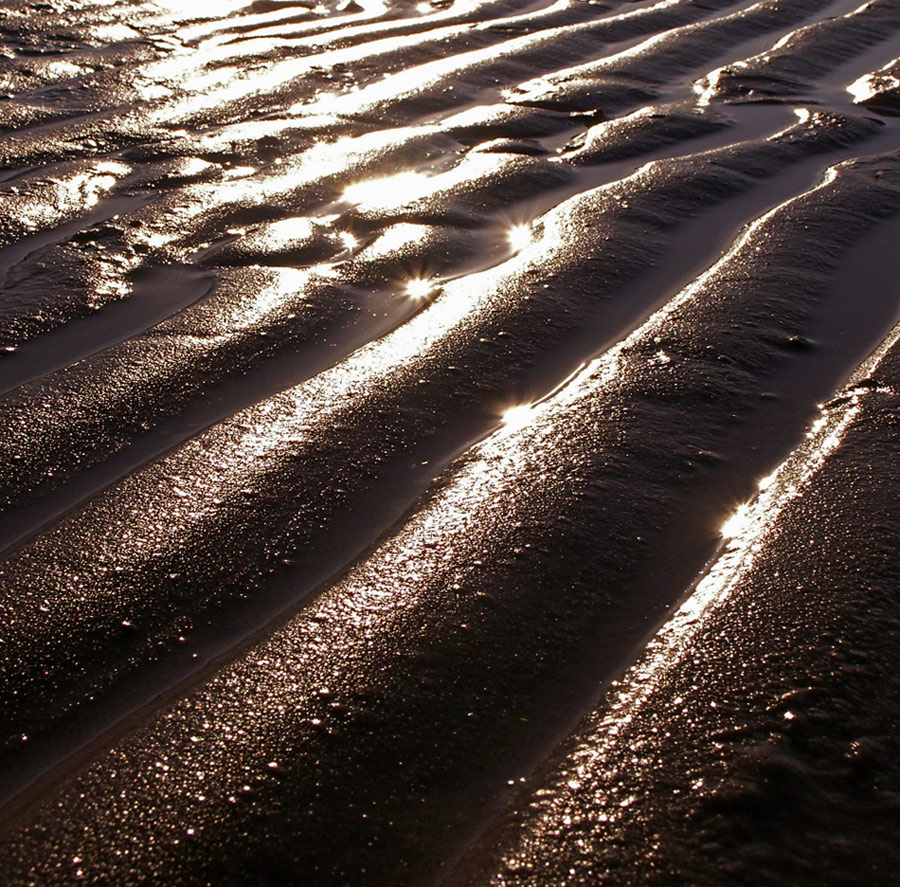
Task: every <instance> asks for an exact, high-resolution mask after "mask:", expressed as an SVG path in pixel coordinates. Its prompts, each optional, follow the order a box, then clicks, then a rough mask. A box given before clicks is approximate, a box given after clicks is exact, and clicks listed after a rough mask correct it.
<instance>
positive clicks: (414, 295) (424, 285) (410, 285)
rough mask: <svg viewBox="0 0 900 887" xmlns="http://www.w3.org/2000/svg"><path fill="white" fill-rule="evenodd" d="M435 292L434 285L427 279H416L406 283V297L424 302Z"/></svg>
mask: <svg viewBox="0 0 900 887" xmlns="http://www.w3.org/2000/svg"><path fill="white" fill-rule="evenodd" d="M433 292H434V284H433V283H432V282H431V281H430V280H428V278H426V277H414V278H413V279H412V280H408V281H407V282H406V295H408V296H409V297H410V298H411V299H416V300H417V301H420V302H424V301H425V299H427V298H428V297H429V296H430V295H431V294H432V293H433Z"/></svg>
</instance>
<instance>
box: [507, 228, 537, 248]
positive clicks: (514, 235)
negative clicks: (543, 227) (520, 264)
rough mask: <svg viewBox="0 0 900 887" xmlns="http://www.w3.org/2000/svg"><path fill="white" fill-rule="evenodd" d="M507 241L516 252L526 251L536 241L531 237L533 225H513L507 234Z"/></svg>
mask: <svg viewBox="0 0 900 887" xmlns="http://www.w3.org/2000/svg"><path fill="white" fill-rule="evenodd" d="M506 239H507V241H508V242H509V245H510V246H511V247H512V249H514V250H515V251H516V252H519V251H520V250H523V249H525V247H526V246H528V245H529V244H530V243H531V242H532V240H533V239H534V238H533V237H532V236H531V225H513V226H512V228H510V229H509V230H508V231H507V232H506Z"/></svg>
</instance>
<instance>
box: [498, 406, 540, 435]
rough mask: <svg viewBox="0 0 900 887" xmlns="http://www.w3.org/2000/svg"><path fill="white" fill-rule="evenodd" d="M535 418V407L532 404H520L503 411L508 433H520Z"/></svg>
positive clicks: (504, 425) (504, 424) (505, 428)
mask: <svg viewBox="0 0 900 887" xmlns="http://www.w3.org/2000/svg"><path fill="white" fill-rule="evenodd" d="M533 416H534V405H533V404H530V403H523V404H519V405H518V406H515V407H510V408H509V409H508V410H504V411H503V415H502V417H501V418H502V420H503V428H504V430H506V431H518V430H519V429H520V428H524V427H525V426H526V425H528V423H529V422H531V420H532V418H533Z"/></svg>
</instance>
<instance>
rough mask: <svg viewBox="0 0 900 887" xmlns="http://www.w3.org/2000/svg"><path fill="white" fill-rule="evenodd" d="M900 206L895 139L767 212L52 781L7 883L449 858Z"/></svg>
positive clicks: (614, 656)
mask: <svg viewBox="0 0 900 887" xmlns="http://www.w3.org/2000/svg"><path fill="white" fill-rule="evenodd" d="M898 211H900V166H898V159H897V157H896V156H895V155H893V156H882V157H876V158H871V159H868V160H864V161H853V162H849V163H844V164H841V165H839V166H838V167H835V168H833V169H832V170H831V171H830V172H829V174H828V175H827V176H826V177H825V179H824V180H823V182H822V183H821V184H820V185H819V186H818V187H816V188H815V189H813V190H812V191H811V192H808V193H807V194H804V195H802V196H801V197H798V198H796V199H795V200H792V201H790V202H789V203H787V204H785V205H783V206H781V207H779V208H777V209H775V210H773V211H772V212H770V213H769V214H767V215H766V216H765V217H763V218H762V219H760V220H758V221H757V222H756V223H754V224H753V225H752V226H750V227H749V228H748V229H747V230H746V232H745V233H744V234H743V236H742V237H741V238H740V239H739V241H738V242H737V243H736V244H735V245H734V247H733V249H732V250H731V251H730V252H729V253H728V254H727V255H726V256H725V257H724V258H723V259H722V260H721V262H720V263H718V264H717V265H716V266H714V267H713V268H711V269H710V271H709V272H708V273H707V274H705V275H704V276H703V277H702V278H700V279H699V280H698V281H697V282H696V283H695V284H694V285H692V286H691V287H689V288H688V289H687V290H685V291H684V292H683V293H682V294H681V295H680V296H679V297H678V298H677V299H675V300H673V301H672V302H671V303H670V304H668V305H666V306H665V307H664V308H663V309H661V310H660V311H659V312H657V313H656V314H655V315H653V316H651V317H650V318H649V319H648V321H647V322H646V324H644V325H643V326H642V327H641V328H639V329H638V330H636V331H635V332H634V333H633V334H632V335H631V336H629V337H628V338H627V339H625V340H623V341H622V342H621V343H620V345H618V346H617V347H616V348H614V349H612V350H611V351H610V352H608V353H607V354H605V355H603V356H601V357H600V358H598V359H597V360H596V361H595V362H594V363H592V364H591V365H589V366H588V367H586V368H585V370H584V371H583V372H582V373H580V374H579V375H578V377H577V378H575V379H573V380H572V382H571V383H570V384H569V385H567V386H566V387H565V388H564V389H563V390H562V391H561V392H559V394H557V395H556V396H554V397H552V398H551V399H549V400H548V401H546V402H545V403H543V404H540V405H538V406H536V407H534V408H532V409H531V410H528V411H527V412H526V413H525V414H524V415H523V414H517V416H516V418H517V420H518V419H521V421H517V422H516V423H514V424H511V425H510V426H509V427H508V428H507V429H506V430H505V431H504V432H502V433H500V434H498V435H495V436H493V437H491V438H490V439H488V440H487V441H485V442H484V443H482V444H481V445H480V446H479V447H477V448H476V449H475V450H474V451H473V452H472V453H471V454H470V455H469V456H468V457H467V458H466V459H465V460H463V461H462V462H461V463H460V464H458V465H457V466H456V467H455V469H453V470H452V471H451V472H449V473H448V475H447V476H446V477H445V479H444V481H443V483H442V484H441V485H440V486H439V487H438V488H436V489H435V490H434V491H433V493H432V494H431V495H430V496H429V497H428V498H427V499H426V500H425V501H424V502H423V503H422V504H421V506H420V507H419V508H418V509H417V510H416V511H415V512H414V513H413V514H412V515H411V516H410V517H409V518H408V519H407V520H406V522H405V523H404V525H403V526H402V527H400V528H399V529H398V530H397V532H396V533H395V534H394V535H393V536H391V537H389V538H388V539H387V540H385V542H384V543H382V545H381V546H380V547H379V548H378V549H377V550H375V551H374V552H373V553H372V554H371V555H370V556H369V557H368V558H367V559H366V560H365V561H364V562H362V563H361V564H360V565H359V566H358V567H356V568H355V569H354V570H352V571H351V572H350V573H349V574H348V576H347V577H346V578H345V579H343V580H342V581H341V582H340V583H338V584H337V585H335V586H334V587H333V588H331V589H330V590H328V591H327V592H325V593H324V594H323V595H321V596H320V597H319V598H318V599H317V600H316V601H315V602H314V603H312V604H311V605H309V606H308V607H307V608H306V609H305V610H303V611H301V612H300V613H299V614H298V615H297V616H296V617H295V618H294V619H292V620H291V621H289V622H287V623H286V624H285V625H284V626H283V627H281V628H280V629H277V630H276V631H275V632H273V633H272V634H271V635H270V637H269V638H268V639H266V640H264V641H263V642H262V643H260V644H259V645H258V646H257V647H255V648H253V649H252V650H250V651H249V652H248V653H247V654H246V655H245V656H244V657H242V658H241V659H239V660H237V661H236V662H235V663H234V664H232V665H230V666H227V667H225V668H224V669H222V671H221V672H220V673H219V674H218V675H217V676H216V677H215V678H214V679H213V680H212V681H211V682H210V683H209V684H208V685H207V686H205V687H204V688H202V689H200V690H199V691H197V692H196V693H194V694H192V695H190V696H188V697H187V698H185V699H184V700H183V701H182V702H180V703H178V704H177V705H175V706H174V707H173V708H172V709H170V710H169V711H167V712H164V713H162V714H161V715H160V717H159V718H158V719H156V720H155V721H152V722H151V723H150V724H149V725H148V726H147V727H146V728H145V729H142V730H138V731H136V732H135V733H134V734H133V735H132V736H130V737H126V738H124V739H123V740H122V741H121V742H120V743H119V744H118V745H116V746H115V747H114V748H113V749H112V750H110V751H109V752H107V753H104V754H102V755H101V756H100V757H99V758H98V759H97V760H96V761H95V763H93V764H92V765H90V766H88V767H87V768H86V769H84V770H83V771H81V772H80V773H79V774H78V776H77V778H76V779H75V780H74V781H73V782H72V784H71V785H70V786H69V787H66V788H63V789H62V790H61V792H60V793H59V794H58V795H54V794H51V795H50V796H49V798H48V799H47V801H46V804H45V806H44V807H43V808H42V810H41V811H39V812H38V813H36V814H35V816H34V817H33V818H29V819H28V820H27V821H26V823H27V824H26V823H23V825H22V826H21V827H20V828H19V830H18V831H17V832H16V833H15V835H14V837H13V838H12V839H11V843H7V844H6V846H5V847H4V852H5V853H6V854H7V859H8V860H9V865H8V871H9V873H10V874H9V883H10V884H11V885H18V884H26V883H30V882H31V880H32V879H34V878H39V879H41V880H42V882H43V883H44V884H47V885H52V884H55V883H61V882H62V880H63V879H68V878H70V877H71V874H72V872H74V871H75V867H77V868H78V871H79V872H80V877H82V878H83V881H84V883H89V884H90V883H101V882H102V880H103V879H109V878H113V879H118V880H119V881H121V882H124V883H127V882H129V881H130V880H131V879H133V878H134V877H136V875H137V873H142V875H143V876H148V875H149V876H150V877H152V878H153V879H154V880H157V881H162V882H165V883H167V884H171V885H173V887H174V885H178V884H188V883H197V882H198V881H199V882H203V881H207V880H211V881H214V882H215V881H217V880H219V879H222V878H230V879H238V880H239V879H241V878H245V877H250V876H251V874H254V875H255V876H259V877H263V876H264V877H265V878H267V879H268V880H269V881H270V882H277V881H278V879H279V878H281V879H284V878H286V877H289V876H290V873H296V872H297V871H302V872H303V873H304V878H305V880H306V881H307V883H311V884H319V883H321V884H330V883H335V881H339V882H346V881H350V882H356V881H358V880H359V879H360V878H364V876H365V872H367V871H372V870H377V871H379V873H380V876H381V877H383V878H384V879H385V880H386V881H388V882H390V883H397V884H401V883H404V884H405V883H421V882H422V880H423V878H427V877H433V876H434V875H435V873H436V872H437V866H438V865H439V863H440V861H441V860H442V859H443V858H446V855H447V854H448V853H453V852H454V850H455V849H456V848H457V847H458V846H459V843H460V841H462V840H464V839H465V836H466V834H467V833H468V830H469V829H470V828H471V827H472V824H473V820H476V821H477V820H478V818H479V817H480V816H482V815H483V814H484V813H485V812H487V810H488V809H489V807H487V806H486V805H488V804H489V803H490V799H491V798H492V797H494V796H495V795H496V793H497V792H498V791H500V789H501V784H502V782H503V780H504V779H505V778H506V775H507V774H510V775H514V774H516V773H518V772H521V768H523V767H525V768H527V767H528V765H529V762H533V760H534V756H535V755H539V754H540V753H541V749H542V748H544V747H545V745H546V741H547V740H548V739H549V738H550V737H551V735H552V733H553V731H554V730H555V729H558V728H557V727H556V726H555V725H556V724H557V723H558V720H559V719H560V718H562V719H563V720H565V719H566V718H567V717H568V714H567V711H568V710H570V709H571V708H572V707H576V708H577V707H578V705H580V704H583V697H584V694H589V693H590V689H589V687H590V685H591V684H592V683H593V681H594V680H595V679H596V677H597V675H596V670H597V667H598V666H597V662H598V659H603V658H604V657H603V651H604V650H607V651H608V653H607V657H606V659H605V661H604V662H603V665H602V668H605V669H614V668H615V663H616V662H617V661H618V659H619V657H620V655H621V652H622V649H623V647H625V648H627V646H628V643H629V638H631V639H632V642H633V640H636V637H635V635H639V634H640V633H641V631H642V630H643V629H642V628H641V621H640V619H639V618H638V619H634V618H633V617H634V611H633V610H632V609H631V608H637V610H638V611H639V612H640V613H645V612H646V603H647V601H646V597H643V596H642V595H641V594H640V593H639V592H640V590H641V588H642V586H643V584H646V583H648V582H649V583H650V584H654V583H657V584H658V583H659V582H661V581H663V577H662V576H661V575H659V572H658V571H657V572H656V573H655V574H654V575H651V576H649V577H648V576H644V577H643V581H641V578H640V568H639V567H636V566H635V565H636V564H637V563H639V562H641V561H642V560H643V559H642V558H639V557H637V556H636V554H637V550H638V549H640V548H641V547H642V543H646V542H647V541H648V540H650V544H651V547H652V546H653V545H654V544H655V542H654V537H655V536H657V534H662V535H663V536H664V535H666V534H673V533H674V534H675V535H676V536H677V535H678V531H679V526H680V525H681V524H682V523H683V521H684V515H685V512H686V511H687V512H689V511H690V505H689V503H690V502H691V501H693V502H694V503H695V504H696V503H698V502H700V501H702V489H703V488H706V487H707V486H708V485H709V483H710V482H711V480H712V479H713V477H714V476H715V475H716V472H715V471H713V470H712V469H707V470H703V471H701V473H700V475H699V476H697V477H695V480H694V482H693V483H692V482H690V481H688V480H687V479H686V475H687V474H690V472H691V465H692V464H696V463H695V462H694V460H695V458H696V456H697V453H698V451H699V452H707V453H709V451H710V450H715V449H716V448H718V447H719V446H721V445H722V444H723V443H724V441H725V440H726V439H727V436H728V429H729V427H733V426H732V421H733V419H736V418H737V417H739V416H740V417H743V418H744V419H745V420H748V421H752V416H753V413H754V409H755V407H754V406H753V405H754V403H755V402H758V401H757V398H758V395H759V393H760V391H762V390H763V386H768V385H770V384H772V374H773V372H776V373H777V372H784V373H787V374H789V375H792V374H795V373H796V371H797V367H796V365H795V366H790V365H789V362H788V361H787V359H786V358H785V355H784V351H783V350H782V349H781V346H780V344H779V341H780V338H781V337H784V336H786V335H788V334H790V333H791V332H792V331H793V330H795V329H797V328H798V327H799V328H801V329H802V327H803V323H804V321H803V318H804V317H806V316H808V315H809V313H810V312H815V310H816V306H817V304H818V303H819V302H820V301H821V300H822V299H823V298H824V294H825V293H826V292H827V290H828V281H829V279H830V276H831V274H832V268H833V267H834V265H835V264H836V262H838V261H839V256H840V253H841V251H842V250H843V249H844V248H846V247H847V245H849V244H850V243H852V242H853V241H854V240H855V239H856V238H858V237H859V236H861V234H862V233H863V232H865V231H866V230H868V229H870V228H871V227H872V226H873V225H875V224H877V223H878V221H879V220H883V219H885V218H888V217H890V216H892V215H895V214H896V213H897V212H898ZM810 231H813V232H814V235H815V236H814V237H804V236H802V232H810ZM736 330H737V331H738V332H739V334H735V332H736ZM778 367H780V369H777V368H778ZM721 480H722V477H721V475H719V482H720V483H721ZM638 490H641V491H644V492H643V495H642V496H640V497H637V496H634V495H632V496H628V495H625V491H631V492H632V494H634V492H635V491H638ZM698 497H699V498H698ZM598 539H603V540H605V541H604V543H603V544H602V545H598V541H597V540H598ZM547 549H554V550H555V552H556V555H557V556H556V557H555V558H553V560H552V561H551V562H550V563H549V565H548V560H547V558H546V555H545V553H546V551H547ZM548 569H549V572H548ZM661 569H665V567H662V568H661ZM663 584H664V585H665V584H666V583H665V582H663ZM667 594H677V588H668V589H667ZM629 612H630V613H631V616H632V618H631V619H629V618H628V616H627V614H628V613H629ZM586 678H587V680H586ZM436 752H437V756H438V759H439V760H438V761H436V760H435V755H436ZM261 826H262V827H261ZM63 860H65V862H63Z"/></svg>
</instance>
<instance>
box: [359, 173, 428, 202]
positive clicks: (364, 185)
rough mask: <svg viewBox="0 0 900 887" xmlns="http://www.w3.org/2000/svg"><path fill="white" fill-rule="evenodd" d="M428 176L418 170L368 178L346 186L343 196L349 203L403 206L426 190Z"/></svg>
mask: <svg viewBox="0 0 900 887" xmlns="http://www.w3.org/2000/svg"><path fill="white" fill-rule="evenodd" d="M427 181H428V177H427V176H423V175H422V174H421V173H417V172H401V173H397V175H394V176H383V177H381V178H377V179H366V180H364V181H362V182H354V183H353V184H352V185H348V186H347V187H346V188H344V193H343V197H344V200H346V201H347V202H348V203H353V204H357V205H359V206H369V207H385V206H402V205H403V204H404V203H408V202H409V201H411V200H415V199H416V198H417V197H419V196H420V195H421V194H422V193H423V192H424V190H425V189H424V184H425V183H426V182H427Z"/></svg>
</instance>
